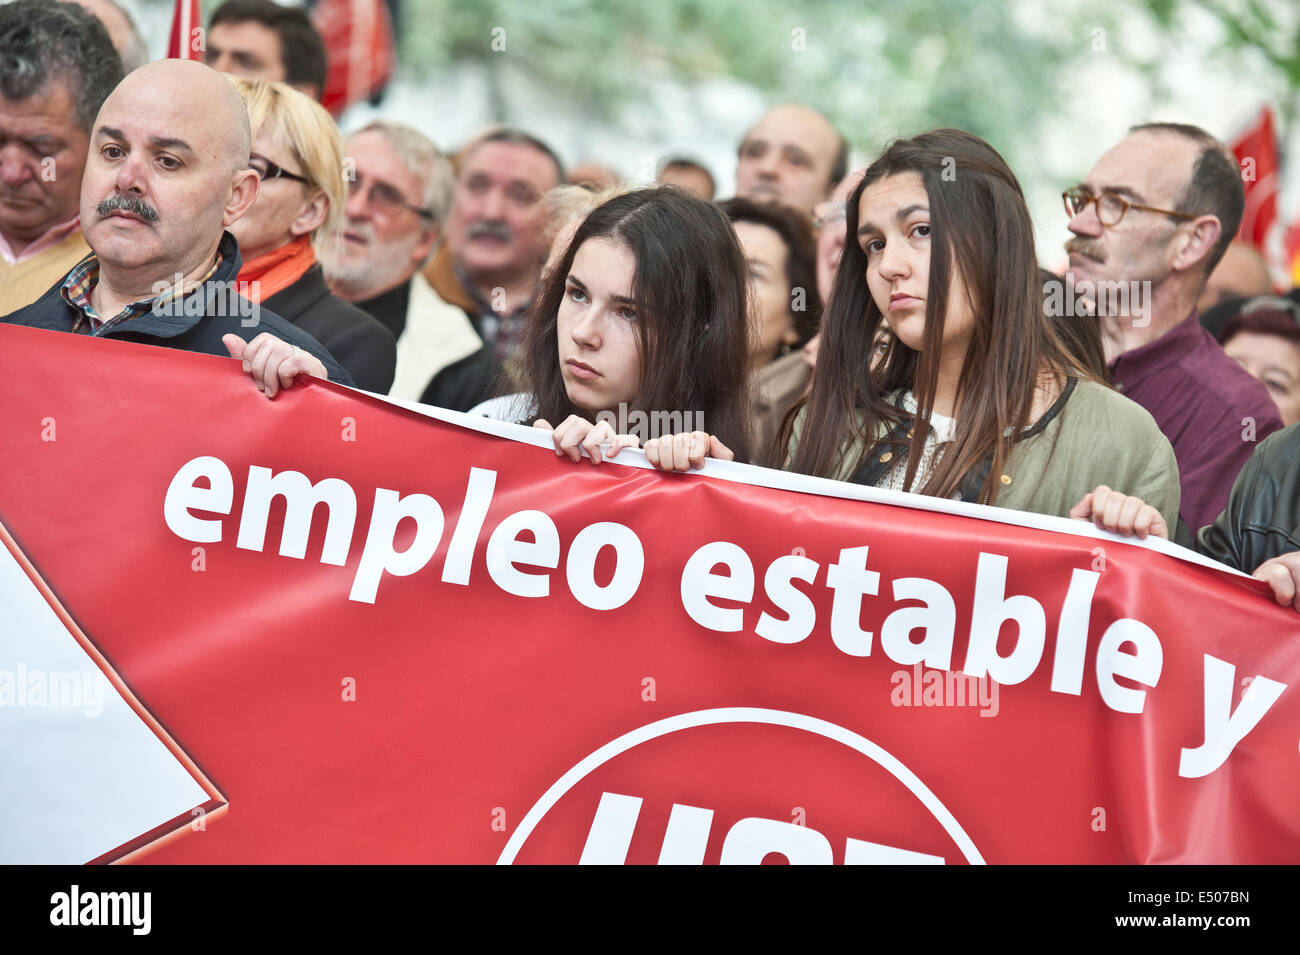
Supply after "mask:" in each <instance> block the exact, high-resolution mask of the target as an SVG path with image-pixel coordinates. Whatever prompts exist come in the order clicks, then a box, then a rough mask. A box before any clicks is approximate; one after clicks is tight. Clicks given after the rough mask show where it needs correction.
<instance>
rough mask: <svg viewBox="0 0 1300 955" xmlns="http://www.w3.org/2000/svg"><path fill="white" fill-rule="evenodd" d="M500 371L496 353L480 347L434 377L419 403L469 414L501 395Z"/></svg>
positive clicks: (489, 347)
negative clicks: (470, 410)
mask: <svg viewBox="0 0 1300 955" xmlns="http://www.w3.org/2000/svg"><path fill="white" fill-rule="evenodd" d="M503 371H504V369H503V368H502V365H501V361H500V360H499V359H498V358H497V355H496V350H495V349H494V348H493V347H492V346H491V345H484V346H483V347H482V348H480V349H479V350H478V351H476V352H474V354H472V355H467V356H466V357H464V358H462V359H461V360H460V361H455V362H452V363H451V364H450V365H448V366H447V367H446V368H444V369H442V371H440V372H438V373H437V374H436V375H434V376H433V379H432V380H431V381H430V382H429V384H428V385H427V386H426V387H425V389H424V394H422V395H421V396H420V403H421V404H426V405H434V406H436V407H439V408H450V409H451V410H452V411H469V409H470V408H473V407H474V406H475V405H477V404H479V403H481V402H484V401H487V400H488V399H489V398H492V397H495V396H496V395H498V394H501V389H502V387H504V386H503V384H502V378H503Z"/></svg>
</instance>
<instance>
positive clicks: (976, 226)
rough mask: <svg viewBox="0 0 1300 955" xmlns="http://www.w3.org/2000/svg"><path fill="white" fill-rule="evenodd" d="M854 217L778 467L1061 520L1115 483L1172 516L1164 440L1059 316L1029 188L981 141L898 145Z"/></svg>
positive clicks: (1174, 481) (867, 186) (850, 214)
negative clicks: (885, 339)
mask: <svg viewBox="0 0 1300 955" xmlns="http://www.w3.org/2000/svg"><path fill="white" fill-rule="evenodd" d="M847 229H848V233H847V234H848V242H846V244H845V247H844V255H843V258H842V259H841V261H840V265H839V268H838V270H837V271H836V274H835V282H834V286H833V290H832V293H831V296H830V304H829V305H828V307H827V311H826V313H825V314H824V316H823V318H822V344H821V350H820V353H819V355H818V360H817V374H816V375H815V376H814V379H813V385H812V389H811V392H810V394H809V397H808V398H807V399H806V401H805V402H804V403H803V404H802V405H801V406H800V407H799V408H798V409H796V411H795V412H793V413H792V414H791V415H789V416H787V418H786V421H785V424H784V426H783V434H784V436H786V437H787V438H788V439H789V440H788V442H787V446H788V447H789V448H790V457H789V460H788V462H787V467H789V468H790V469H792V470H795V471H800V472H803V473H805V474H814V475H819V476H822V477H832V478H838V479H840V480H851V481H855V482H857V483H861V484H868V485H872V486H876V487H885V488H891V489H895V490H903V491H917V492H919V493H922V494H928V495H933V496H937V497H947V498H956V499H960V500H966V501H976V502H979V503H982V504H996V505H1000V506H1003V507H1011V508H1017V509H1020V510H1027V511H1035V512H1038V513H1042V514H1055V515H1058V516H1062V517H1064V516H1080V517H1085V516H1091V515H1090V514H1086V515H1085V514H1082V513H1078V514H1073V515H1072V514H1071V511H1072V506H1073V505H1075V503H1076V502H1080V503H1082V501H1081V498H1084V496H1085V495H1086V494H1088V493H1089V492H1091V491H1092V490H1093V489H1094V488H1096V487H1097V486H1098V485H1104V484H1111V485H1114V486H1115V487H1119V488H1124V489H1126V490H1127V491H1129V492H1130V493H1133V494H1140V495H1142V496H1143V497H1144V498H1145V499H1146V500H1147V501H1150V502H1152V503H1153V504H1154V505H1155V507H1156V509H1157V510H1158V511H1159V513H1160V514H1161V515H1162V516H1163V517H1164V519H1165V520H1166V521H1167V522H1169V526H1171V527H1172V526H1173V524H1174V522H1175V521H1176V520H1177V514H1178V470H1177V465H1176V464H1175V461H1174V455H1173V450H1172V449H1171V447H1170V445H1169V442H1168V441H1167V440H1166V439H1165V437H1164V435H1162V434H1161V432H1160V430H1159V429H1158V428H1157V426H1156V424H1155V422H1154V420H1152V418H1151V416H1150V415H1149V414H1148V413H1147V412H1146V411H1144V410H1143V409H1142V408H1140V407H1139V406H1138V405H1136V404H1134V403H1133V402H1131V401H1129V400H1128V399H1126V398H1124V397H1123V396H1121V395H1119V394H1118V393H1116V392H1114V391H1112V390H1111V389H1110V388H1108V387H1106V386H1105V385H1103V384H1101V383H1100V382H1098V381H1097V380H1096V379H1095V378H1094V376H1093V375H1092V374H1091V373H1089V372H1088V370H1087V369H1086V368H1085V366H1084V365H1083V364H1081V363H1080V362H1079V360H1078V359H1076V358H1074V357H1073V356H1072V355H1071V354H1070V352H1069V350H1068V349H1067V348H1066V347H1065V346H1064V345H1063V344H1062V342H1061V340H1060V338H1059V337H1058V336H1057V334H1056V333H1055V332H1054V331H1053V330H1052V327H1051V325H1050V323H1049V321H1048V318H1047V316H1046V315H1045V314H1044V311H1043V300H1042V292H1041V290H1040V289H1039V287H1038V266H1037V264H1036V261H1035V256H1034V242H1033V225H1032V223H1031V221H1030V218H1029V211H1028V209H1027V207H1026V205H1025V199H1024V195H1023V193H1022V192H1021V190H1020V185H1019V183H1018V182H1017V181H1016V178H1015V176H1014V174H1013V173H1012V172H1011V170H1010V169H1009V168H1008V167H1007V165H1006V163H1005V162H1004V161H1003V159H1002V157H1001V156H1000V155H998V153H997V152H996V151H995V150H994V149H993V148H992V147H991V146H989V145H988V144H987V143H986V142H984V141H983V140H981V139H979V138H978V137H976V136H973V135H971V134H970V133H966V132H962V131H960V130H952V129H945V130H936V131H933V132H929V133H924V134H922V135H920V136H917V137H915V138H913V139H907V140H899V141H897V142H895V143H894V144H893V145H892V146H890V147H889V149H888V150H886V151H885V153H884V154H883V155H882V156H881V157H880V158H879V159H877V160H876V161H875V162H874V163H873V164H872V165H871V166H870V167H869V168H868V169H867V172H866V174H865V176H864V177H863V179H862V181H861V183H859V185H858V186H857V188H856V189H854V191H853V193H852V194H851V195H850V197H849V200H848V203H847ZM886 321H887V323H888V326H889V329H890V331H891V332H892V333H893V336H894V337H893V338H892V340H891V341H890V342H889V344H888V345H887V348H886V351H885V352H884V354H883V356H878V355H874V354H873V352H874V351H875V342H876V334H877V331H878V330H879V329H880V327H881V324H882V322H886ZM873 358H876V359H877V362H876V363H875V365H874V367H873ZM809 422H815V423H816V425H815V426H814V425H812V424H809Z"/></svg>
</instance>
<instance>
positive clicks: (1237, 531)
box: [1196, 424, 1300, 574]
mask: <svg viewBox="0 0 1300 955" xmlns="http://www.w3.org/2000/svg"><path fill="white" fill-rule="evenodd" d="M1196 550H1197V551H1198V552H1199V553H1202V554H1204V555H1205V556H1207V557H1213V558H1214V559H1215V560H1217V561H1220V562H1221V563H1224V564H1227V565H1229V566H1230V567H1235V568H1237V569H1238V570H1240V571H1244V572H1245V573H1247V574H1249V573H1252V572H1253V571H1254V570H1255V568H1256V567H1258V566H1259V565H1260V564H1262V563H1264V561H1266V560H1269V559H1271V558H1273V557H1277V556H1279V555H1281V554H1285V553H1288V552H1290V551H1294V550H1300V424H1295V425H1292V426H1291V427H1289V428H1283V429H1282V430H1281V431H1276V432H1274V433H1273V434H1271V435H1269V436H1268V437H1267V438H1265V439H1264V441H1263V443H1261V444H1260V446H1259V447H1258V448H1256V449H1255V452H1254V453H1253V454H1252V455H1251V456H1250V458H1249V460H1247V461H1246V466H1245V467H1243V468H1242V469H1241V473H1240V474H1238V475H1237V480H1236V481H1234V482H1233V484H1232V490H1231V491H1230V492H1229V494H1228V506H1227V507H1226V508H1225V509H1224V511H1223V513H1221V514H1220V515H1219V516H1218V519H1217V520H1215V522H1214V523H1213V524H1210V525H1209V526H1207V527H1202V528H1201V530H1200V533H1198V534H1197V535H1196Z"/></svg>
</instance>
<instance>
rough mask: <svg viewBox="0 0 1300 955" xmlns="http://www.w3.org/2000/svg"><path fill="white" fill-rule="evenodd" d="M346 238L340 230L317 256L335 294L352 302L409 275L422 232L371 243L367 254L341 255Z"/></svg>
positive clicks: (381, 291)
mask: <svg viewBox="0 0 1300 955" xmlns="http://www.w3.org/2000/svg"><path fill="white" fill-rule="evenodd" d="M346 241H347V240H345V239H344V238H343V233H342V231H340V232H339V233H338V235H337V236H335V237H334V238H333V240H332V241H329V242H325V243H322V247H321V248H320V249H319V250H318V257H319V258H320V263H321V268H322V269H324V271H325V278H326V280H327V281H328V282H329V284H330V285H331V286H332V287H334V288H335V289H336V294H339V296H340V297H341V298H347V299H350V300H351V301H362V300H365V299H370V298H374V297H375V296H376V295H380V294H382V293H384V292H387V291H388V290H389V289H392V288H395V287H396V286H398V285H401V284H402V282H404V281H406V280H407V279H408V278H410V275H411V273H412V272H413V271H414V270H413V269H412V268H411V250H412V249H414V248H415V246H416V243H418V242H419V241H420V234H419V233H418V232H417V233H415V234H414V235H412V236H411V237H410V238H408V239H403V240H402V241H400V242H393V243H390V244H388V245H384V244H382V243H381V244H379V245H373V244H372V245H370V246H369V247H368V252H369V254H368V255H365V256H357V255H348V254H343V255H340V254H338V253H339V252H340V251H343V252H345V253H346V245H345V243H346Z"/></svg>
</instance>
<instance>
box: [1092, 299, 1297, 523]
mask: <svg viewBox="0 0 1300 955" xmlns="http://www.w3.org/2000/svg"><path fill="white" fill-rule="evenodd" d="M1110 375H1111V379H1112V380H1113V381H1114V382H1115V387H1116V388H1118V389H1119V390H1120V391H1121V392H1123V393H1124V395H1125V397H1127V398H1130V399H1131V400H1133V401H1136V402H1137V403H1138V404H1140V405H1141V406H1142V407H1143V408H1146V409H1147V411H1149V412H1151V417H1153V418H1155V419H1156V424H1157V425H1159V426H1160V430H1161V431H1163V432H1164V433H1165V437H1166V438H1168V439H1169V443H1170V444H1172V445H1173V446H1174V457H1175V458H1177V459H1178V474H1179V477H1180V484H1181V485H1182V505H1181V507H1180V508H1179V511H1180V513H1181V514H1182V517H1183V520H1185V521H1186V522H1187V526H1188V528H1190V530H1191V531H1192V533H1195V532H1196V530H1197V529H1198V528H1201V527H1204V526H1205V525H1206V524H1211V523H1213V522H1214V519H1215V518H1216V517H1218V516H1219V512H1220V511H1222V510H1223V509H1224V507H1225V506H1226V505H1227V503H1228V491H1229V490H1230V489H1231V488H1232V482H1233V480H1235V479H1236V477H1237V472H1238V471H1240V470H1241V468H1242V466H1243V465H1244V464H1245V463H1246V459H1247V458H1249V457H1250V453H1251V452H1252V451H1254V450H1255V446H1256V445H1257V444H1258V443H1259V442H1260V441H1263V440H1264V439H1265V438H1267V437H1268V436H1269V435H1270V434H1272V433H1273V432H1274V431H1276V430H1278V429H1279V428H1281V427H1282V418H1281V416H1280V415H1279V414H1278V410H1277V405H1275V404H1274V403H1273V399H1272V398H1270V397H1269V394H1268V389H1266V388H1265V387H1264V385H1263V384H1261V383H1260V382H1258V381H1256V380H1255V379H1254V378H1252V377H1251V376H1250V375H1249V374H1248V373H1247V372H1246V371H1245V370H1244V369H1243V368H1242V367H1241V366H1240V365H1238V364H1237V363H1236V362H1235V361H1233V360H1232V359H1231V358H1229V357H1228V356H1227V355H1226V354H1224V351H1223V349H1222V348H1221V347H1219V343H1218V342H1216V341H1215V340H1214V337H1213V336H1212V335H1211V334H1210V333H1209V332H1207V331H1206V330H1205V329H1204V328H1202V327H1201V323H1200V322H1199V321H1198V320H1197V317H1196V310H1195V309H1193V310H1192V314H1191V315H1189V316H1188V317H1187V318H1186V319H1184V320H1183V321H1182V322H1180V323H1179V324H1177V325H1175V326H1174V327H1173V328H1171V329H1170V330H1169V331H1167V332H1165V333H1164V334H1163V335H1161V336H1160V337H1159V338H1157V339H1155V340H1154V341H1150V342H1147V343H1146V344H1145V345H1143V346H1141V347H1140V348H1135V349H1133V350H1132V351H1128V352H1125V353H1124V354H1122V355H1120V356H1119V357H1118V358H1117V359H1115V361H1113V362H1112V363H1111V366H1110ZM1252 422H1253V434H1252V428H1251V425H1252ZM1119 490H1122V488H1121V489H1119ZM1172 530H1173V528H1170V531H1171V532H1172Z"/></svg>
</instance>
